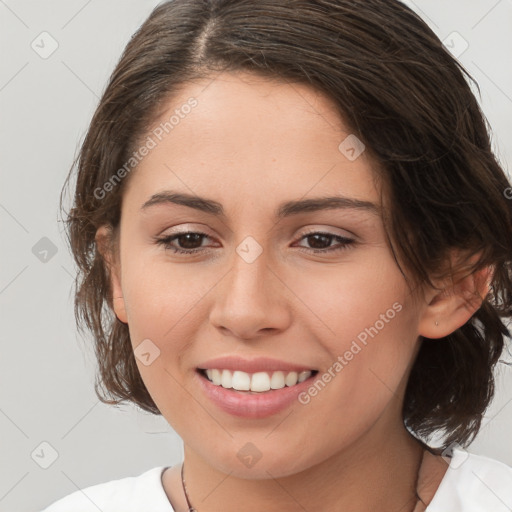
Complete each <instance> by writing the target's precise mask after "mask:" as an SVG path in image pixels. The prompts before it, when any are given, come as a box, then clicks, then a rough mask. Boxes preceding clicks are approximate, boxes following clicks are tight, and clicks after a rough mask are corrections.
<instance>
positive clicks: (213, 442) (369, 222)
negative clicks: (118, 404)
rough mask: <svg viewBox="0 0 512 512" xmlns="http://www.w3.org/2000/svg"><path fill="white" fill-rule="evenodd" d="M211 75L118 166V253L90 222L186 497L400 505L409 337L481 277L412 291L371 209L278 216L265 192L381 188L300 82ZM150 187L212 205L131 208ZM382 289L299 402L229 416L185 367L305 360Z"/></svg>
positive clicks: (447, 315) (355, 193)
mask: <svg viewBox="0 0 512 512" xmlns="http://www.w3.org/2000/svg"><path fill="white" fill-rule="evenodd" d="M213 78H214V79H213ZM213 78H209V79H208V80H202V81H197V82H194V83H189V84H187V85H186V87H184V89H183V90H182V91H181V92H180V94H179V95H177V96H175V97H174V98H173V100H172V102H169V103H168V105H167V107H168V109H167V110H168V111H166V113H165V114H164V115H162V117H161V118H160V119H156V120H155V126H157V125H158V124H159V123H160V122H161V121H162V120H164V119H168V118H169V115H170V114H171V113H172V112H173V111H174V109H176V108H177V107H179V106H180V105H182V104H184V103H186V101H187V99H188V98H189V97H190V96H194V97H195V98H196V99H197V100H198V105H197V106H196V107H195V108H194V109H193V110H192V111H191V113H190V114H188V115H187V116H186V117H184V118H183V119H181V120H180V122H179V124H178V125H176V126H175V127H174V129H173V130H172V132H170V134H169V135H167V136H166V137H164V138H163V140H162V141H161V142H160V143H159V144H158V145H157V146H156V147H155V148H154V149H152V150H151V151H150V153H149V154H148V155H147V156H146V157H145V158H144V159H143V160H142V161H141V162H140V164H139V165H138V167H137V169H136V170H135V171H132V173H133V174H131V175H130V179H129V182H128V183H127V188H126V189H125V191H124V195H123V204H122V215H121V225H120V244H119V246H118V249H119V253H118V255H117V256H118V257H117V258H116V257H115V256H116V255H115V254H111V253H109V252H108V250H107V249H105V247H107V244H106V240H107V236H108V231H107V229H106V227H105V226H102V227H101V228H99V229H98V232H97V242H98V246H99V247H101V250H102V253H103V254H104V256H105V259H106V261H107V263H108V265H109V266H110V269H111V270H112V290H113V296H114V306H115V307H114V309H115V313H116V315H117V317H118V318H119V319H120V320H121V321H122V322H125V323H127V324H128V325H129V330H130V336H131V340H132V345H133V347H134V350H135V349H136V347H137V346H138V345H139V344H140V343H141V342H142V340H145V339H147V338H149V339H150V340H151V341H152V342H153V343H154V344H155V345H156V346H158V348H159V350H160V355H159V357H157V358H156V359H155V360H154V361H153V362H152V363H151V364H150V365H148V366H146V365H144V364H142V363H141V361H140V360H139V359H137V365H138V368H139V371H140V374H141V376H142V379H143V380H144V383H145V385H146V387H147V389H148V390H149V392H150V394H151V396H152V398H153V400H154V401H155V403H156V405H157V406H158V408H159V409H160V411H161V412H162V414H163V416H164V417H165V418H166V420H167V421H168V422H169V424H170V425H171V426H172V427H173V428H174V430H175V431H176V432H177V433H178V435H179V436H180V437H181V438H182V439H183V442H184V460H185V477H186V482H187V490H188V492H189V496H190V499H191V502H192V504H193V505H194V506H195V507H196V508H197V509H198V511H199V512H212V511H215V512H218V511H219V510H222V511H223V512H231V511H235V510H236V511H239V510H240V504H241V503H243V504H244V507H243V508H244V510H248V511H261V510H265V511H268V512H272V511H280V512H283V511H284V512H287V511H289V512H292V511H297V510H322V511H331V510H333V511H334V510H350V511H352V512H359V511H368V510H388V511H395V510H396V511H399V510H400V511H401V512H404V511H407V510H412V509H413V508H414V505H415V503H416V498H415V494H414V490H415V482H416V474H417V471H418V467H419V463H420V460H421V457H422V454H423V451H422V448H421V446H420V444H419V443H418V442H417V441H416V440H415V439H414V438H413V437H412V436H411V435H410V434H409V433H408V432H407V430H406V429H405V427H404V425H403V421H402V417H401V408H402V403H403V396H404V392H405V387H406V384H407V379H408V375H409V372H410V369H411V367H412V364H413V362H414V359H415V357H416V355H417V352H418V350H419V348H420V342H419V340H418V337H419V336H420V335H422V336H425V337H428V338H440V337H443V336H446V335H447V334H449V333H451V332H453V331H454V330H455V329H457V328H458V327H460V326H461V325H463V324H464V323H466V322H467V321H468V319H469V318H470V317H471V315H472V314H473V313H474V311H475V310H476V309H477V308H478V307H479V305H480V303H481V300H477V301H473V303H472V304H471V305H468V301H467V298H468V297H473V296H475V294H476V295H477V296H478V295H480V296H483V295H485V294H486V292H487V287H486V279H487V278H488V275H487V274H481V275H480V274H478V275H476V274H475V275H473V276H468V277H466V278H464V279H462V280H460V281H455V280H454V281H453V282H452V281H450V284H449V286H448V285H446V286H444V287H443V289H441V291H440V290H435V289H431V288H428V289H427V288H425V289H423V290H422V293H421V294H420V295H418V297H420V298H419V299H417V300H416V298H415V297H416V296H415V295H414V294H411V290H410V289H409V287H408V285H407V283H406V281H405V280H404V277H403V275H402V274H401V272H400V270H399V268H398V267H397V265H396V263H395V261H394V259H393V256H392V253H391V251H390V249H389V247H388V245H387V243H386V236H385V232H384V229H383V225H382V221H381V219H380V217H379V216H376V215H373V214H372V213H370V212H365V211H356V210H342V209H335V210H324V211H320V212H308V213H301V214H299V215H295V216H292V217H289V218H285V219H282V220H279V221H277V219H276V218H274V211H275V209H276V208H277V206H278V205H279V204H280V203H281V202H284V201H289V200H292V199H303V198H311V197H322V196H328V195H343V196H346V197H350V198H357V199H361V200H366V201H371V202H373V203H375V204H377V205H380V191H379V188H378V186H377V182H376V181H375V180H374V179H373V174H372V167H373V166H375V165H376V164H375V162H372V160H371V159H370V156H369V155H368V152H363V154H362V155H361V156H360V157H359V158H357V159H356V160H354V161H350V160H349V159H347V158H346V157H345V155H343V154H342V153H341V152H340V151H339V149H338V146H339V144H340V142H341V141H343V140H344V139H345V138H346V137H347V136H348V135H349V134H350V131H348V130H347V128H346V127H345V126H344V125H343V122H342V120H341V119H340V118H339V116H338V115H337V113H336V110H335V109H334V106H333V104H332V103H331V102H330V100H329V99H328V98H326V97H325V96H323V95H321V94H319V93H318V92H317V91H315V90H313V89H311V88H310V87H308V86H306V85H297V84H293V85H290V84H287V83H286V82H279V81H270V80H268V79H263V78H258V77H256V76H254V75H250V74H248V73H237V74H234V73H220V74H218V75H215V76H214V77H213ZM212 79H213V81H212ZM162 190H173V191H177V192H184V193H193V194H196V195H198V196H201V197H207V198H209V199H214V200H216V201H218V202H219V203H221V204H222V205H223V207H224V209H225V212H226V217H225V218H219V217H216V216H215V215H212V214H209V213H205V212H200V211H198V210H195V209H192V208H189V207H186V206H182V205H176V204H170V203H169V204H161V205H157V206H153V207H151V208H148V209H147V210H145V211H141V206H142V204H143V203H144V202H145V201H147V200H148V199H149V197H150V196H151V195H152V194H154V193H156V192H160V191H162ZM189 230H190V231H193V232H198V231H199V232H204V233H207V234H208V237H204V238H203V239H199V240H198V241H196V242H195V245H193V244H192V243H191V242H190V241H189V245H186V244H187V240H186V239H183V238H182V239H181V245H180V240H175V241H174V242H173V245H174V246H175V247H178V248H181V249H184V248H194V247H204V248H206V250H205V251H204V252H203V253H199V254H196V255H183V254H174V253H172V252H171V251H170V250H169V249H165V248H164V247H163V246H162V245H159V244H157V243H155V241H154V239H153V237H157V236H158V237H163V236H164V235H170V234H176V232H177V231H182V232H186V231H189ZM318 231H327V232H329V233H332V234H333V235H335V236H336V235H340V236H345V237H348V238H352V239H355V240H356V243H355V244H353V245H349V246H347V247H346V248H345V249H343V250H340V251H332V252H330V253H329V252H325V253H323V254H322V253H318V254H315V253H313V252H312V249H315V248H317V249H322V248H323V249H328V248H330V247H335V246H339V243H338V241H337V240H336V239H335V238H331V239H323V240H322V239H320V240H318V241H317V244H316V245H315V239H312V238H311V237H309V238H304V236H305V234H306V233H307V232H318ZM247 236H251V237H253V238H254V239H255V240H256V241H257V242H258V244H259V245H260V246H261V248H262V251H263V252H262V253H261V255H260V256H259V257H258V258H257V259H256V260H255V261H254V262H252V263H248V262H247V261H245V260H244V259H243V258H242V257H240V256H239V255H238V253H237V252H236V248H237V246H238V245H239V244H240V243H241V242H242V241H243V240H244V239H245V238H246V237H247ZM301 248H302V252H301ZM308 250H309V252H307V251H308ZM396 302H398V303H399V304H400V305H401V306H402V309H401V311H400V312H398V313H397V314H396V316H395V317H394V318H393V319H392V320H390V321H389V322H388V323H386V324H385V327H384V328H382V329H381V330H380V331H379V333H378V335H376V336H374V337H373V338H369V340H368V343H367V345H366V346H364V348H363V349H362V350H361V351H360V352H359V353H358V354H357V355H356V356H354V358H353V359H352V360H351V361H350V362H349V363H348V364H347V365H346V366H345V367H344V368H343V370H342V371H341V372H339V374H338V375H337V376H336V378H334V379H332V380H331V382H330V383H329V384H328V385H327V386H325V388H324V389H323V390H322V391H321V392H320V393H318V395H317V396H316V397H314V398H312V399H311V401H310V403H309V404H307V405H302V404H300V403H294V404H293V405H292V406H291V407H290V408H289V409H287V410H285V411H283V412H281V413H278V414H276V415H273V416H271V417H269V418H265V419H257V420H253V419H242V418H236V417H234V416H231V415H229V414H227V413H225V412H223V411H220V410H219V409H218V408H217V407H216V406H215V405H214V404H213V403H211V402H210V401H209V399H208V398H207V397H206V396H205V395H204V394H203V393H202V391H201V389H200V388H199V386H198V384H197V382H196V378H197V377H196V375H195V369H196V367H198V366H199V365H200V363H201V362H204V361H206V360H207V359H210V358H212V357H216V356H219V355H226V354H240V355H243V356H245V357H247V358H251V357H254V356H259V355H264V356H269V357H274V358H277V359H282V360H285V361H290V362H294V363H300V364H305V365H306V366H309V367H312V368H318V369H320V373H319V375H321V374H322V372H323V371H327V369H328V368H329V367H332V365H333V363H334V362H335V361H336V360H337V358H338V356H339V355H342V354H344V353H345V352H346V351H347V350H348V349H349V348H350V346H351V343H352V341H353V340H355V339H356V338H357V335H358V334H359V333H361V332H362V331H364V329H365V328H366V327H369V326H370V325H374V324H375V322H376V321H377V320H378V319H379V318H380V315H381V314H383V313H385V312H386V310H388V309H389V308H391V307H392V305H393V304H394V303H396ZM436 321H437V322H438V324H439V325H435V322H436ZM249 442H250V443H252V444H253V445H255V446H256V447H257V449H258V450H259V452H261V458H260V460H258V462H257V463H256V464H255V465H254V466H252V467H246V466H245V465H244V464H242V463H241V462H240V460H239V459H238V457H237V453H238V452H239V450H240V449H241V448H242V447H243V446H244V445H245V444H246V443H249ZM180 468H181V466H175V467H173V468H170V469H168V470H167V471H166V472H165V473H164V475H163V486H164V489H165V492H166V494H167V496H168V497H169V500H170V501H171V503H172V504H173V506H174V507H175V509H176V510H178V511H179V510H185V509H186V506H185V501H184V496H183V491H182V487H181V480H180V478H179V470H180Z"/></svg>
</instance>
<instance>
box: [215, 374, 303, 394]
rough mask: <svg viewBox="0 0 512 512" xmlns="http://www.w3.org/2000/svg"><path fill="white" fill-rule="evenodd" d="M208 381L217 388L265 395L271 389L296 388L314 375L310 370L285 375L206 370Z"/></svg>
mask: <svg viewBox="0 0 512 512" xmlns="http://www.w3.org/2000/svg"><path fill="white" fill-rule="evenodd" d="M206 375H207V377H208V379H209V380H210V381H211V382H212V383H213V384H215V385H216V386H222V387H223V388H226V389H231V388H232V389H236V390H237V391H253V392H259V393H263V392H265V391H270V390H271V389H282V388H284V387H285V386H295V385H296V384H297V383H300V382H304V381H305V380H306V379H307V378H309V377H310V376H311V375H312V372H311V371H310V370H307V371H303V372H300V373H297V372H288V373H284V372H281V371H277V372H271V374H269V373H267V372H257V373H252V374H251V373H246V372H241V371H238V370H236V371H234V372H231V371H230V370H218V369H213V368H212V369H208V370H206Z"/></svg>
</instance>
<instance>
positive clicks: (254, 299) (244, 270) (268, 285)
mask: <svg viewBox="0 0 512 512" xmlns="http://www.w3.org/2000/svg"><path fill="white" fill-rule="evenodd" d="M230 265H231V267H230V269H229V271H228V272H227V273H226V275H225V276H224V278H223V279H222V280H221V281H220V282H219V283H218V285H217V286H216V287H215V289H214V291H213V292H214V296H213V297H214V303H213V306H212V309H211V312H210V322H211V323H212V324H213V325H214V326H215V327H216V328H217V329H219V330H220V331H222V333H223V334H225V335H229V336H234V337H237V338H240V339H243V340H250V339H253V338H258V337H261V336H268V335H270V334H277V333H279V332H282V331H283V330H285V329H286V328H287V327H288V325H289V323H290V319H291V311H290V307H289V300H290V296H292V295H293V294H292V292H291V291H290V290H289V289H288V287H287V285H286V283H285V282H284V280H283V278H282V277H280V276H279V272H278V270H277V269H276V268H275V265H273V264H272V263H271V262H269V260H268V258H267V257H266V255H265V252H263V253H262V254H261V255H260V256H258V258H256V260H254V261H252V262H249V261H247V260H245V259H244V258H243V257H241V256H240V255H239V254H238V253H237V252H235V253H234V256H233V261H232V262H230Z"/></svg>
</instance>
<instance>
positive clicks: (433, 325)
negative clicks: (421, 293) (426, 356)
mask: <svg viewBox="0 0 512 512" xmlns="http://www.w3.org/2000/svg"><path fill="white" fill-rule="evenodd" d="M493 270H494V269H493V268H492V267H490V266H488V267H484V268H483V269H480V270H478V271H476V272H475V273H473V274H470V275H468V276H465V277H463V278H460V279H459V280H456V281H454V282H452V283H450V284H449V285H447V286H445V287H444V288H443V289H441V290H437V291H435V292H433V293H432V294H431V295H430V296H429V298H428V299H427V304H426V306H425V309H424V311H423V314H422V316H421V318H420V323H419V334H420V335H421V336H423V337H425V338H432V339H438V338H443V337H445V336H448V335H449V334H451V333H452V332H454V331H456V330H457V329H458V328H459V327H462V326H463V325H464V324H465V323H467V322H468V320H469V319H470V318H471V317H472V316H473V315H474V313H475V312H476V311H478V309H479V308H480V306H481V305H482V302H483V301H484V300H485V297H486V296H487V294H488V293H489V290H490V284H491V281H492V274H493Z"/></svg>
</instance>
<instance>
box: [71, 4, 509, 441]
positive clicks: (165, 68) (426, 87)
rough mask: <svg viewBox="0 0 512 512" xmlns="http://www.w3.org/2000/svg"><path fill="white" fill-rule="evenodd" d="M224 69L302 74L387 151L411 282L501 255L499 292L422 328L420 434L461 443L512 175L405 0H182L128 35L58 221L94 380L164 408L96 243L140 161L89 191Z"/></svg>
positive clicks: (492, 361)
mask: <svg viewBox="0 0 512 512" xmlns="http://www.w3.org/2000/svg"><path fill="white" fill-rule="evenodd" d="M222 70H227V71H235V70H243V71H252V72H254V73H257V74H259V75H261V76H264V77H267V78H269V79H278V80H284V81H293V82H297V83H304V84H309V85H311V86H312V87H314V88H315V89H316V90H318V91H321V92H323V93H324V94H326V95H327V96H328V97H329V98H331V99H332V100H333V101H334V102H335V105H336V106H337V108H338V109H339V114H340V116H342V119H343V121H344V123H345V125H346V126H348V127H349V128H350V129H351V133H354V134H356V135H357V137H358V138H359V139H360V140H361V141H363V142H364V144H365V145H366V147H367V148H368V151H369V152H370V154H371V155H373V156H374V157H375V158H376V161H377V162H378V163H379V166H378V168H377V169H375V173H376V174H377V173H378V175H379V177H380V178H381V181H382V183H383V190H384V191H385V198H386V200H387V201H388V203H389V213H388V217H387V218H386V219H384V221H385V228H386V232H387V233H388V237H389V242H390V247H391V249H392V251H393V254H394V255H395V260H396V262H397V264H399V263H398V260H400V261H402V262H403V263H404V266H405V268H406V269H407V270H408V272H410V274H411V275H412V276H413V278H414V281H415V284H420V283H429V284H432V281H431V278H432V276H434V275H440V274H441V272H440V270H441V268H446V265H445V262H446V258H447V255H448V252H449V250H450V249H452V248H459V249H462V250H464V251H467V254H477V253H478V254H479V257H478V259H477V260H476V261H475V264H474V266H473V267H472V268H471V269H470V272H472V271H475V270H477V269H480V268H483V267H485V266H488V265H492V266H493V268H494V275H493V278H492V288H491V293H489V295H488V296H487V297H486V298H485V299H484V300H483V302H482V304H481V307H480V308H479V309H478V310H477V311H476V312H475V313H474V315H473V316H472V317H471V319H470V320H469V321H468V322H467V323H466V324H465V325H463V326H462V327H460V328H459V329H457V330H456V331H455V332H453V333H452V334H450V335H449V336H446V337H445V338H442V339H439V340H429V339H428V338H423V339H422V340H421V341H422V345H421V348H420V351H419V353H418V357H417V359H416V361H415V362H414V366H413V368H412V371H411V374H410V377H409V382H408V386H407V389H406V394H405V400H404V404H403V419H404V424H405V425H406V426H407V427H408V428H409V430H411V431H412V432H413V433H416V434H417V435H418V436H426V437H427V439H428V438H429V437H430V436H432V435H434V434H435V433H439V432H441V431H444V435H445V439H444V443H443V445H442V447H448V446H450V445H451V444H452V443H454V442H457V443H459V444H460V445H462V446H467V444H469V443H470V442H471V441H472V440H473V438H474V436H476V434H477V433H478V430H479V429H480V425H481V420H482V415H483V414H484V412H485V410H486V409H487V407H488V405H489V404H490V401H491V399H492V397H493V395H494V376H493V369H494V367H495V365H496V363H497V362H498V360H499V357H500V355H501V353H502V351H503V347H504V336H505V335H510V333H509V331H508V330H507V328H506V326H505V325H504V323H503V322H502V320H501V318H500V317H504V316H510V315H511V314H512V297H511V292H512V282H511V257H512V201H510V200H508V201H507V199H506V191H507V190H511V189H510V188H509V187H510V183H509V181H508V179H507V177H506V175H505V173H504V171H503V169H502V167H501V166H500V164H499V163H498V161H497V159H496V157H495V155H494V154H493V151H492V150H491V146H490V138H489V133H488V129H489V131H490V127H489V125H488V122H487V119H486V118H485V115H484V114H483V112H482V111H481V109H480V107H479V105H478V102H477V100H476V98H475V96H474V95H473V93H472V92H471V89H470V86H469V82H467V81H466V79H465V76H464V75H466V76H467V77H468V78H469V79H470V80H472V81H473V82H474V83H475V84H476V82H475V81H474V79H473V78H472V77H471V76H470V75H469V73H468V72H467V71H466V70H465V69H464V68H463V66H462V65H461V64H460V63H459V62H458V61H457V60H455V59H454V58H453V57H452V56H451V54H450V53H449V52H448V51H447V50H446V49H445V47H444V46H443V44H442V43H441V41H440V40H439V39H438V37H437V36H436V35H435V34H434V33H433V32H432V30H431V29H430V28H429V27H428V25H427V24H426V23H425V22H424V21H423V20H422V19H421V18H420V17H419V16H418V15H416V14H415V13H414V12H413V11H411V10H410V9H409V8H407V7H406V6H404V5H403V4H401V3H400V2H398V1H396V0H279V1H276V0H259V1H258V2H253V1H250V0H174V1H171V2H166V3H163V4H161V5H159V6H158V7H156V8H155V9H154V10H153V12H152V13H151V15H150V16H149V18H148V19H147V20H146V21H145V22H144V24H143V25H142V26H141V27H140V28H139V30H138V31H137V32H136V33H135V34H134V35H133V37H132V38H131V40H130V41H129V43H128V44H127V46H126V48H125V51H124V53H123V55H122V57H121V59H120V61H119V63H118V64H117V66H116V68H115V70H114V71H113V74H112V76H111V77H110V80H109V83H108V85H107V87H106V89H105V91H104V94H103V96H102V98H101V100H100V103H99V106H98V108H97V110H96V112H95V114H94V116H93V119H92V121H91V123H90V127H89V130H88V132H87V134H86V137H85V139H84V141H83V144H82V146H81V149H80V152H79V154H78V156H77V158H76V161H75V162H74V164H73V167H72V169H71V171H72V170H73V168H74V167H75V166H76V167H77V170H78V174H77V182H76V190H75V195H74V204H73V207H72V209H71V210H70V211H69V213H68V214H67V219H66V221H65V222H66V223H67V224H68V225H67V228H68V241H69V244H70V247H71V250H72V253H73V256H74V258H75V260H76V262H77V265H78V269H79V272H78V275H77V279H76V295H75V316H76V320H77V325H78V327H79V329H81V330H83V328H84V325H85V326H86V327H87V328H88V329H89V330H90V331H91V332H92V334H93V338H94V344H95V351H96V356H97V360H98V364H99V374H98V375H97V381H96V384H95V390H96V394H97V395H98V397H99V398H100V400H101V401H102V402H104V403H114V404H117V403H119V402H122V401H124V400H128V401H131V402H133V403H135V404H137V405H138V406H140V407H141V408H142V409H144V410H146V411H150V412H153V413H155V414H160V412H159V410H158V408H157V407H156V405H155V403H154V402H153V400H152V398H151V396H150V394H149V393H148V391H147V389H146V387H145V385H144V383H143V381H142V379H141V377H140V374H139V371H138V369H137V365H136V362H135V358H134V354H133V350H132V346H131V342H130V337H129V332H128V326H127V325H126V324H124V323H122V322H121V321H119V320H118V319H117V317H116V316H115V315H114V314H113V305H112V292H111V287H110V275H109V270H108V268H107V266H106V265H105V261H104V259H103V257H102V256H101V254H100V252H99V251H98V249H97V247H96V243H95V234H96V230H97V229H98V227H100V226H101V225H104V224H109V225H110V226H111V227H112V235H113V236H112V250H114V251H116V247H117V238H116V235H117V234H118V228H119V220H120V211H121V210H120V207H121V199H122V192H123V189H124V187H125V186H126V183H127V181H128V180H129V179H130V176H131V175H128V176H127V177H125V178H124V179H123V180H122V181H121V182H120V183H119V185H118V186H114V187H112V190H111V191H109V193H108V197H106V198H103V197H101V198H99V197H98V194H97V193H95V191H97V190H99V189H101V188H102V187H103V186H104V184H105V183H106V182H108V181H109V180H111V179H112V177H113V176H114V174H115V173H116V172H117V171H118V170H119V169H120V168H122V167H123V165H125V163H126V162H127V161H128V160H129V159H130V155H132V154H133V152H134V150H135V148H136V147H137V144H138V143H139V142H140V139H141V137H142V136H143V135H144V134H146V133H147V130H148V129H149V128H150V126H151V124H152V123H153V122H154V121H155V119H157V116H158V113H159V112H160V110H161V109H162V108H163V107H164V106H165V105H166V102H167V101H169V98H170V97H172V94H174V93H176V91H177V90H178V88H179V87H181V86H183V85H186V83H187V82H188V81H190V80H193V79H196V78H204V77H208V76H212V74H213V73H215V72H217V71H222ZM476 85H477V87H478V84H476ZM478 91H479V93H480V89H479V88H478ZM71 171H70V175H69V176H68V178H67V180H66V183H67V182H68V180H69V178H70V176H71ZM135 172H136V171H135ZM61 206H62V196H61ZM399 268H401V267H400V265H399ZM452 270H453V269H451V268H448V269H447V270H446V272H447V275H450V272H451V271H452ZM404 275H405V274H404ZM106 305H108V307H105V306H106ZM100 388H103V391H105V392H106V395H105V396H102V393H103V391H102V390H101V389H100ZM107 396H108V397H110V398H113V400H109V399H108V398H107Z"/></svg>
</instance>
